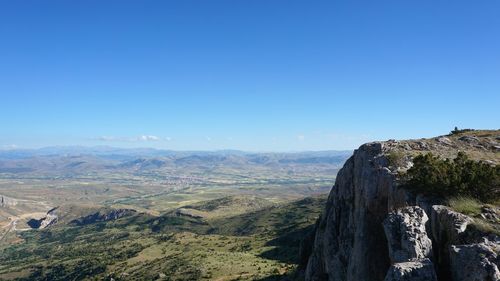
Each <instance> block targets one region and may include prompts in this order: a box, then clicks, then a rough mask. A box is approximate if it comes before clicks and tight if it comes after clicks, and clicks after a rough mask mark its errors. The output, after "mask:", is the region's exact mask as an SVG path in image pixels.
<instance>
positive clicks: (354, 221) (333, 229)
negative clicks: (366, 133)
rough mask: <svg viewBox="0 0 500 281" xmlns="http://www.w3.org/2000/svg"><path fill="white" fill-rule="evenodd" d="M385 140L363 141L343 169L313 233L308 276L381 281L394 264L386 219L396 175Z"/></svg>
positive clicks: (336, 279)
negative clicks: (386, 155) (376, 141)
mask: <svg viewBox="0 0 500 281" xmlns="http://www.w3.org/2000/svg"><path fill="white" fill-rule="evenodd" d="M387 166H388V162H387V159H386V158H385V157H384V156H383V154H382V144H381V143H371V144H365V145H363V146H362V147H361V148H360V149H358V150H357V151H356V152H355V153H354V155H353V156H352V157H351V158H350V159H349V160H347V162H346V163H345V165H344V167H343V168H342V169H341V170H340V171H339V173H338V175H337V180H336V183H335V186H334V188H333V189H332V191H331V193H330V196H329V198H328V201H327V206H326V210H325V213H324V215H323V216H322V217H321V218H320V221H319V224H318V227H317V231H316V234H315V239H314V245H313V251H312V254H311V257H310V259H309V261H308V266H307V269H306V273H305V275H306V280H331V281H344V280H365V281H371V280H374V281H375V280H383V279H384V278H385V275H386V272H387V269H388V268H389V266H390V265H391V262H390V258H389V251H388V248H387V242H386V238H385V234H384V228H383V225H382V222H383V221H384V219H385V218H386V216H387V213H388V209H387V207H388V206H387V202H388V195H389V190H391V189H392V188H393V185H394V183H395V176H394V175H393V174H392V173H391V171H390V170H389V169H388V168H387Z"/></svg>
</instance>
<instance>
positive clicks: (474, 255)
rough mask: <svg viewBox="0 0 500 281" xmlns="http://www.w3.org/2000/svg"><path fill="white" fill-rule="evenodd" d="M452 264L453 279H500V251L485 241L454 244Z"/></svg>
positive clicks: (488, 280)
mask: <svg viewBox="0 0 500 281" xmlns="http://www.w3.org/2000/svg"><path fill="white" fill-rule="evenodd" d="M450 265H451V267H450V268H451V274H452V278H453V281H498V280H500V271H499V270H498V267H499V266H500V257H498V252H495V251H494V249H492V248H490V247H489V246H488V245H487V244H485V243H479V244H471V245H460V246H454V245H452V246H451V249H450Z"/></svg>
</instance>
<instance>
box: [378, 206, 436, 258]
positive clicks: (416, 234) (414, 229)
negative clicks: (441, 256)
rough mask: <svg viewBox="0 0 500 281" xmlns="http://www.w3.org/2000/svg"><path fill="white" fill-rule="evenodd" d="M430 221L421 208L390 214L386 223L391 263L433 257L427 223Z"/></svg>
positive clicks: (406, 209) (407, 208) (405, 209)
mask: <svg viewBox="0 0 500 281" xmlns="http://www.w3.org/2000/svg"><path fill="white" fill-rule="evenodd" d="M428 220H429V219H428V218H427V215H426V214H425V212H424V210H423V209H421V208H420V207H417V206H413V207H406V208H403V209H400V210H398V211H397V212H393V213H390V214H389V216H388V217H387V219H386V220H385V221H384V230H385V235H386V237H387V241H388V245H389V257H390V258H391V262H393V263H398V262H405V261H408V260H411V259H422V258H428V257H431V256H432V241H431V239H429V237H427V232H426V230H425V223H426V222H427V221H428Z"/></svg>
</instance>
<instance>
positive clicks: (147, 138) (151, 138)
mask: <svg viewBox="0 0 500 281" xmlns="http://www.w3.org/2000/svg"><path fill="white" fill-rule="evenodd" d="M96 139H97V140H99V141H110V142H113V141H115V142H135V141H159V140H161V138H159V137H157V136H152V135H142V136H138V137H132V138H131V137H115V136H101V137H98V138H96ZM170 139H171V138H165V140H170Z"/></svg>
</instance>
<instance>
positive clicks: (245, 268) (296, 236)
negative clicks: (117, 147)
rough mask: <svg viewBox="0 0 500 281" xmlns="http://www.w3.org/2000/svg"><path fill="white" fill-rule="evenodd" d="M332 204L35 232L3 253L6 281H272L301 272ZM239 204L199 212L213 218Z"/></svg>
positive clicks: (1, 274) (221, 202)
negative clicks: (305, 241) (313, 232)
mask: <svg viewBox="0 0 500 281" xmlns="http://www.w3.org/2000/svg"><path fill="white" fill-rule="evenodd" d="M253 199H255V198H253ZM325 200H326V198H325V197H318V198H308V199H303V200H299V201H295V202H291V203H284V204H277V205H272V206H262V208H259V209H258V210H255V211H249V212H247V213H245V214H241V215H234V216H229V217H220V216H210V215H209V216H208V218H207V219H204V218H194V217H191V216H183V215H176V214H175V213H168V214H164V215H162V216H159V217H154V216H151V215H147V214H140V213H138V214H135V215H132V216H128V217H123V218H120V219H117V220H112V221H107V222H97V223H92V224H87V225H83V226H74V225H64V224H59V225H58V226H57V227H51V228H47V229H44V230H38V231H27V232H23V233H21V238H22V239H23V240H24V242H22V243H18V244H16V245H13V246H10V247H7V248H3V249H1V250H0V280H11V279H16V280H103V279H104V280H109V278H113V279H114V280H234V279H239V280H271V279H272V278H279V276H280V275H282V274H285V273H286V272H291V271H292V270H294V269H295V268H296V267H297V264H298V259H299V257H298V250H299V248H298V247H299V240H300V238H301V237H302V234H303V233H304V232H307V231H308V230H310V228H311V226H312V225H313V224H314V221H315V220H316V218H317V216H318V215H319V211H320V209H321V206H322V205H323V204H324V203H325ZM233 201H234V198H226V199H217V200H214V201H208V202H205V203H204V204H198V205H197V206H198V207H199V208H204V210H205V212H207V213H208V214H209V213H210V212H211V211H210V210H216V209H218V207H219V206H221V207H222V206H224V208H226V207H227V206H228V205H227V202H233ZM245 201H247V202H248V199H247V200H245ZM261 201H262V199H255V202H261ZM235 202H239V201H235ZM214 206H215V208H213V207H214ZM191 207H193V206H191ZM210 217H213V218H210Z"/></svg>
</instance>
